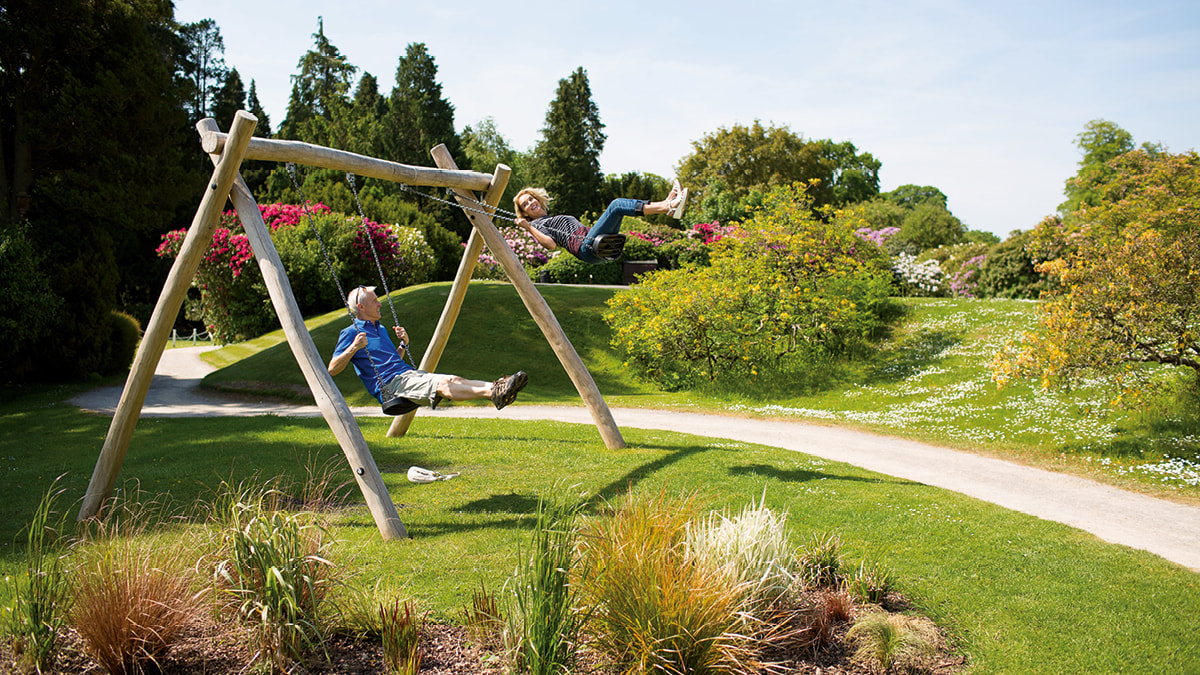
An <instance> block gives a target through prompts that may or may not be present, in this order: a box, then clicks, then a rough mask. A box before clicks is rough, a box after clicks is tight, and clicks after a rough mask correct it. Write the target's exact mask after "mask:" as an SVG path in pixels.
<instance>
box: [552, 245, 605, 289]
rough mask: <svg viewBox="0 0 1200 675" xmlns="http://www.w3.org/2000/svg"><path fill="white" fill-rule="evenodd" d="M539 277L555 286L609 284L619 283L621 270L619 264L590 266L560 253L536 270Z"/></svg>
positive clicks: (571, 256) (564, 253)
mask: <svg viewBox="0 0 1200 675" xmlns="http://www.w3.org/2000/svg"><path fill="white" fill-rule="evenodd" d="M537 275H538V276H539V277H543V276H544V277H545V279H546V280H547V281H549V282H551V283H555V284H609V285H618V284H620V283H621V277H622V269H621V263H619V262H607V263H604V264H601V265H591V264H589V263H585V262H583V261H582V260H580V259H579V258H576V257H575V256H573V255H571V254H570V253H567V252H565V251H561V252H559V253H558V255H556V256H554V257H553V258H551V259H550V261H549V262H547V263H546V264H545V265H542V266H541V267H539V268H538V270H537Z"/></svg>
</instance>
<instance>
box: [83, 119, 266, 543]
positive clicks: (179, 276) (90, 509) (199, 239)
mask: <svg viewBox="0 0 1200 675" xmlns="http://www.w3.org/2000/svg"><path fill="white" fill-rule="evenodd" d="M257 124H258V119H257V118H256V117H254V116H253V115H251V114H249V113H247V112H245V111H240V112H238V114H237V116H236V117H235V118H234V120H233V124H232V126H231V129H230V133H229V141H228V143H226V153H225V156H224V159H223V160H222V161H221V162H220V164H218V165H217V167H216V169H214V170H213V175H212V178H211V179H210V180H209V182H208V189H206V190H205V191H204V198H203V199H202V200H201V201H200V207H199V208H198V209H197V210H196V215H195V217H194V218H193V219H192V225H191V227H189V228H188V233H187V236H186V237H185V238H184V240H183V246H182V248H181V249H180V251H179V255H178V256H176V258H175V263H174V264H172V265H171V271H170V273H168V275H167V280H166V282H165V283H164V284H163V290H162V293H161V294H160V295H159V296H158V303H157V304H156V305H155V306H154V313H153V314H152V315H151V316H150V323H149V324H147V326H146V332H145V334H144V335H143V336H142V342H141V344H140V345H139V346H138V351H137V356H136V357H134V360H133V365H132V366H131V367H130V369H129V376H128V377H126V379H125V389H124V390H123V391H122V392H121V400H120V402H118V403H117V409H116V411H114V413H113V419H112V423H111V424H110V425H109V427H108V435H107V436H106V437H105V439H104V445H103V447H101V449H100V457H99V458H98V459H97V460H96V468H95V469H94V470H93V471H92V479H91V481H90V482H89V483H88V488H87V492H86V493H84V496H83V502H82V504H81V505H80V507H79V520H86V519H88V518H91V517H93V516H95V515H97V514H98V513H100V509H101V507H103V506H104V502H105V501H106V500H107V499H108V498H109V496H110V495H112V492H113V489H114V488H115V487H116V485H117V474H119V473H120V472H121V464H123V463H124V462H125V454H126V453H127V452H128V451H129V441H130V439H131V438H132V437H133V429H134V427H135V426H137V422H138V418H139V417H140V416H141V413H142V405H143V404H144V403H145V402H146V391H147V390H148V389H149V388H150V381H151V380H152V379H154V371H155V369H157V368H158V361H159V359H160V358H162V352H163V349H164V348H165V347H166V344H167V338H168V337H169V336H170V334H171V327H172V326H173V325H174V324H175V318H176V317H178V316H179V308H180V307H181V306H182V305H183V300H184V298H185V297H187V291H188V287H189V286H190V285H191V283H192V279H193V278H194V277H195V276H196V270H197V269H199V268H200V262H201V260H203V258H204V254H205V252H207V251H208V247H209V245H210V244H211V243H212V235H213V231H214V230H215V229H216V226H217V219H218V218H219V217H220V215H221V211H222V209H224V208H225V200H226V199H227V198H228V197H229V190H230V187H231V186H232V185H233V182H234V179H235V178H237V175H238V168H239V167H240V166H241V163H242V157H243V155H244V154H245V151H246V145H247V144H248V143H249V142H250V137H251V134H253V133H254V127H255V126H256V125H257Z"/></svg>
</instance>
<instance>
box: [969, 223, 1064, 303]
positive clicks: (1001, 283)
mask: <svg viewBox="0 0 1200 675" xmlns="http://www.w3.org/2000/svg"><path fill="white" fill-rule="evenodd" d="M1032 243H1033V232H1032V231H1030V232H1023V233H1020V234H1015V235H1013V236H1011V237H1009V238H1008V239H1005V240H1004V241H1002V242H1000V243H999V244H996V245H995V246H992V247H991V248H990V249H988V254H987V255H988V259H987V262H986V263H985V264H984V265H983V267H982V269H980V270H979V276H978V282H977V288H978V295H979V297H983V298H1026V299H1037V298H1040V297H1041V296H1042V293H1044V292H1046V291H1050V290H1053V289H1054V288H1056V287H1057V284H1056V282H1055V281H1054V279H1053V277H1052V276H1050V275H1048V274H1043V273H1041V272H1039V271H1038V270H1037V266H1038V264H1039V263H1042V262H1044V261H1045V259H1044V258H1043V257H1041V256H1039V255H1037V254H1036V253H1034V250H1033V247H1032V246H1031V244H1032Z"/></svg>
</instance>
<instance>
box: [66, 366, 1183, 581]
mask: <svg viewBox="0 0 1200 675" xmlns="http://www.w3.org/2000/svg"><path fill="white" fill-rule="evenodd" d="M204 349H206V348H197V347H188V348H181V349H168V350H166V351H165V352H163V356H162V359H161V360H160V361H159V365H158V369H157V371H156V373H155V376H154V380H153V381H152V383H151V385H150V390H149V391H148V392H147V395H146V404H145V406H143V408H142V416H143V417H213V416H222V415H231V416H253V415H282V416H294V417H304V416H311V417H315V416H319V415H320V412H319V411H318V410H317V408H316V406H296V405H287V404H274V403H249V402H242V401H233V400H230V399H228V398H222V397H220V396H216V395H214V394H212V393H208V392H205V391H203V390H201V389H200V386H199V385H200V380H201V379H202V378H203V377H204V375H206V374H207V373H209V372H211V371H212V370H213V369H212V367H211V366H209V365H208V364H206V363H205V362H204V361H202V360H201V359H200V357H199V353H200V352H201V351H203V350H204ZM120 396H121V389H120V387H102V388H99V389H94V390H92V391H90V392H87V393H84V394H81V395H79V396H77V397H75V398H74V399H72V403H74V404H75V405H78V406H79V407H80V408H82V409H84V410H89V411H94V412H99V413H107V414H109V415H111V414H112V413H113V411H114V410H115V409H116V405H117V401H118V400H119V399H120ZM352 410H353V412H354V414H355V415H357V416H380V415H382V412H381V411H380V410H379V409H378V408H374V407H372V408H357V407H356V408H353V409H352ZM612 412H613V417H614V419H615V420H616V422H617V424H618V425H619V426H621V427H632V428H641V429H661V430H665V431H678V432H682V433H689V434H696V435H699V436H708V437H712V438H725V439H731V440H737V441H743V442H747V443H757V444H761V445H768V446H772V447H777V448H783V449H785V450H794V451H796V452H803V453H806V454H809V455H813V456H815V457H822V458H824V459H828V460H832V461H838V462H845V463H847V464H853V465H855V466H859V467H862V468H864V469H868V470H870V471H876V472H878V473H882V474H886V475H889V476H895V477H898V478H904V479H906V480H911V481H916V482H919V483H924V484H926V485H932V486H934V487H939V488H945V489H947V490H953V491H955V492H959V493H962V494H965V495H968V496H971V497H975V498H977V499H982V500H985V501H988V502H991V503H994V504H998V505H1000V506H1003V507H1005V508H1009V509H1012V510H1014V511H1020V512H1021V513H1027V514H1029V515H1033V516H1037V517H1038V518H1044V519H1047V520H1053V521H1057V522H1060V523H1064V524H1066V525H1070V526H1072V527H1076V528H1079V529H1081V530H1085V531H1087V532H1090V533H1092V534H1094V535H1095V536H1097V537H1099V538H1100V539H1103V540H1104V541H1108V542H1111V543H1114V544H1122V545H1125V546H1130V547H1132V548H1137V549H1141V550H1144V551H1149V552H1150V553H1154V554H1156V555H1159V556H1161V557H1163V558H1166V559H1167V560H1170V561H1172V562H1175V563H1177V564H1179V565H1182V566H1184V567H1187V568H1189V569H1191V570H1193V571H1197V572H1200V507H1195V506H1188V505H1185V504H1179V503H1176V502H1171V501H1167V500H1163V499H1157V498H1154V497H1148V496H1146V495H1141V494H1137V493H1133V492H1128V491H1125V490H1120V489H1118V488H1114V487H1111V486H1108V485H1104V484H1102V483H1097V482H1095V481H1091V480H1087V479H1084V478H1078V477H1075V476H1070V475H1067V474H1061V473H1055V472H1052V471H1044V470H1041V469H1035V468H1032V467H1028V466H1024V465H1021V464H1014V463H1012V462H1005V461H1001V460H997V459H991V458H988V457H982V456H979V455H974V454H971V453H968V452H961V451H957V450H950V449H947V448H941V447H937V446H934V445H928V444H925V443H917V442H914V441H907V440H903V439H896V438H889V437H886V436H877V435H873V434H867V433H862V432H857V431H850V430H847V429H839V428H836V427H827V426H820V425H815V424H806V423H799V422H787V421H773V420H758V419H746V418H741V417H728V416H723V415H704V414H699V413H687V412H670V411H662V410H642V409H630V408H614V409H613V411H612ZM421 414H423V415H435V416H453V417H478V418H505V419H522V420H556V421H562V422H573V423H579V424H593V423H594V422H593V421H592V418H591V415H590V414H589V413H588V411H587V409H586V408H583V407H578V408H569V407H559V406H523V405H517V406H512V407H509V408H506V409H505V410H504V411H496V410H493V409H492V408H485V407H475V406H448V407H444V408H440V409H438V410H437V411H434V412H430V411H428V410H423V411H422V412H421Z"/></svg>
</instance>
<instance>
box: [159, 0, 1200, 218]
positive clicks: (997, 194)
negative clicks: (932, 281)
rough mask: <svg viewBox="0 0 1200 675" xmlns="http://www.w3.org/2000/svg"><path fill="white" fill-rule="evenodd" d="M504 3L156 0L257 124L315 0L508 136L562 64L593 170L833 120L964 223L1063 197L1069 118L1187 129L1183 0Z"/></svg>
mask: <svg viewBox="0 0 1200 675" xmlns="http://www.w3.org/2000/svg"><path fill="white" fill-rule="evenodd" d="M504 4H505V5H506V6H505V7H504V8H503V9H501V3H483V2H475V1H474V0H460V1H457V2H446V1H443V2H429V1H428V0H424V1H422V2H412V1H411V0H400V1H398V2H397V1H394V0H352V1H350V2H338V3H334V2H325V1H318V0H296V1H294V2H290V3H288V4H287V5H286V9H279V7H280V5H278V4H276V3H268V2H258V1H255V0H241V1H240V2H235V1H233V0H205V1H203V2H201V1H199V0H177V2H176V10H175V15H176V18H177V20H179V21H180V22H183V23H187V22H193V21H199V20H201V19H205V18H212V19H214V20H215V21H216V22H217V25H218V26H219V27H220V29H221V33H222V36H223V37H224V40H225V61H226V64H227V65H229V66H233V67H236V68H237V69H238V72H239V73H240V74H241V76H242V78H243V80H244V81H245V82H246V83H247V86H248V85H249V81H250V80H251V79H253V80H255V82H256V85H257V88H258V94H259V98H260V100H261V101H262V103H263V107H264V108H265V109H266V112H267V114H268V115H269V116H270V119H271V123H272V125H273V126H274V127H278V125H279V123H280V122H281V121H282V120H283V117H284V114H285V112H286V110H287V99H288V94H289V93H290V91H291V83H290V79H289V78H290V76H292V75H294V74H296V72H297V62H298V61H299V60H300V57H301V56H303V54H304V52H305V51H307V50H308V49H310V48H311V47H312V45H313V38H312V35H313V33H315V32H316V30H317V17H318V16H322V17H324V22H325V34H326V36H328V38H329V39H330V40H331V41H332V43H333V44H334V45H336V46H337V47H338V49H340V50H341V52H342V53H343V54H344V55H346V57H347V58H348V59H349V61H350V62H351V63H353V64H354V65H356V66H358V67H359V68H360V69H361V70H360V74H361V72H362V71H366V72H369V73H371V74H372V75H374V76H375V77H377V78H378V79H379V81H380V88H381V90H382V91H384V92H385V93H386V92H388V91H390V90H391V87H392V85H393V83H394V78H395V72H396V64H397V62H398V60H399V58H400V57H401V56H402V55H403V54H404V50H405V47H406V46H407V45H408V44H410V43H413V42H423V43H425V45H426V47H427V49H428V50H429V53H430V54H431V55H432V56H433V58H434V61H435V63H436V64H437V66H438V79H439V81H440V82H441V84H442V90H443V93H444V95H445V97H446V98H447V99H448V100H449V101H450V102H451V103H452V104H453V105H454V106H455V120H456V123H457V125H458V127H459V128H460V129H461V128H462V127H464V126H466V125H469V124H474V123H477V122H479V121H481V120H483V119H485V118H488V117H491V118H492V119H493V120H494V121H495V124H496V127H497V129H498V130H499V131H500V133H501V134H502V135H504V136H505V137H506V138H507V139H508V140H509V141H510V142H511V144H512V145H513V147H515V148H517V149H519V150H527V149H529V148H531V147H532V146H533V145H534V143H536V142H537V140H538V138H539V137H540V130H541V128H542V125H543V123H544V121H545V115H546V109H547V106H548V105H549V103H550V101H551V100H552V99H553V98H554V93H555V89H556V87H557V85H558V81H559V80H560V79H561V78H563V77H566V76H568V75H569V74H570V73H571V72H572V71H573V70H575V68H578V67H581V66H582V67H583V68H584V69H586V70H587V73H588V78H589V82H590V83H591V86H592V96H593V99H594V100H595V102H596V105H597V106H598V108H599V110H600V116H601V120H602V121H603V122H604V124H605V125H606V129H605V131H606V133H607V134H608V141H607V143H606V145H605V149H604V153H603V155H602V156H601V158H600V159H601V168H602V170H603V171H604V172H605V173H622V172H626V171H646V172H651V173H656V174H659V175H662V176H667V177H670V176H673V175H674V171H675V167H676V166H677V165H678V164H679V161H680V160H681V159H682V158H683V157H684V156H686V155H687V154H688V153H690V152H691V151H692V142H693V141H697V140H699V139H700V138H702V137H703V136H704V134H707V133H712V132H714V131H716V130H717V129H719V128H721V127H730V126H732V125H734V124H750V123H752V122H753V121H754V120H760V121H762V122H763V123H764V124H774V125H779V126H787V127H788V128H790V129H791V130H792V131H794V132H796V133H799V134H801V135H803V136H804V137H806V138H813V139H820V138H829V139H833V140H834V141H839V142H840V141H851V142H853V143H854V144H855V145H856V146H857V147H858V148H859V150H860V151H866V152H870V153H871V154H872V155H874V156H875V158H876V159H878V160H880V161H881V162H882V164H883V167H882V169H881V171H880V182H881V189H882V190H885V191H886V190H891V189H894V188H896V187H897V186H900V185H904V184H907V183H914V184H917V185H933V186H936V187H938V188H939V189H941V190H942V192H944V193H945V194H946V195H947V196H948V197H949V206H950V209H951V210H952V211H953V212H954V213H955V215H957V216H958V217H959V218H961V219H962V220H963V221H964V222H965V223H966V224H967V225H968V227H970V228H972V229H977V230H986V231H990V232H994V233H996V234H997V235H999V236H1001V237H1005V236H1007V235H1008V233H1009V232H1011V231H1013V230H1017V229H1021V230H1027V229H1030V228H1031V227H1033V226H1034V225H1036V224H1037V223H1038V221H1040V220H1041V219H1042V217H1044V216H1046V215H1049V214H1051V213H1053V212H1054V211H1055V209H1056V207H1057V206H1058V204H1059V203H1060V202H1062V201H1063V194H1062V191H1063V183H1064V181H1065V180H1066V179H1067V178H1069V177H1070V176H1072V175H1074V173H1075V171H1076V168H1077V163H1078V161H1079V157H1080V154H1079V150H1078V148H1077V147H1076V146H1075V136H1076V135H1077V134H1078V133H1079V132H1080V131H1082V130H1083V127H1084V125H1085V124H1086V123H1087V122H1088V121H1089V120H1092V119H1098V118H1103V119H1107V120H1110V121H1112V122H1115V123H1116V124H1118V125H1120V126H1121V127H1123V128H1124V129H1126V130H1127V131H1129V132H1130V133H1131V134H1133V137H1134V140H1135V141H1136V142H1137V143H1142V142H1146V141H1149V142H1154V143H1161V144H1163V145H1164V146H1166V147H1167V148H1168V149H1170V150H1171V151H1174V152H1183V151H1186V150H1190V149H1196V148H1198V147H1200V141H1198V137H1200V124H1198V120H1200V3H1197V2H1195V1H1194V0H1188V1H1186V2H1184V1H1178V2H1177V1H1173V0H1145V1H1142V2H1109V1H1107V0H1100V1H1095V0H1089V1H1087V2H1082V1H1076V0H1067V1H1063V2H1059V1H1051V2H1046V1H1045V0H1037V1H1035V2H1009V3H1003V2H976V1H956V0H929V1H920V2H903V1H899V2H897V1H893V2H877V1H874V0H864V1H850V2H825V3H813V2H809V1H808V0H741V1H740V2H736V1H735V2H710V1H708V0H703V1H700V2H692V3H682V2H664V3H639V2H631V1H629V0H606V1H604V2H588V3H572V2H561V0H560V1H557V2H551V1H546V2H541V1H533V2H523V1H522V0H516V1H515V2H509V3H504ZM219 122H220V123H221V125H222V126H226V125H228V123H229V121H228V120H219ZM430 165H432V161H431V162H430Z"/></svg>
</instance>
